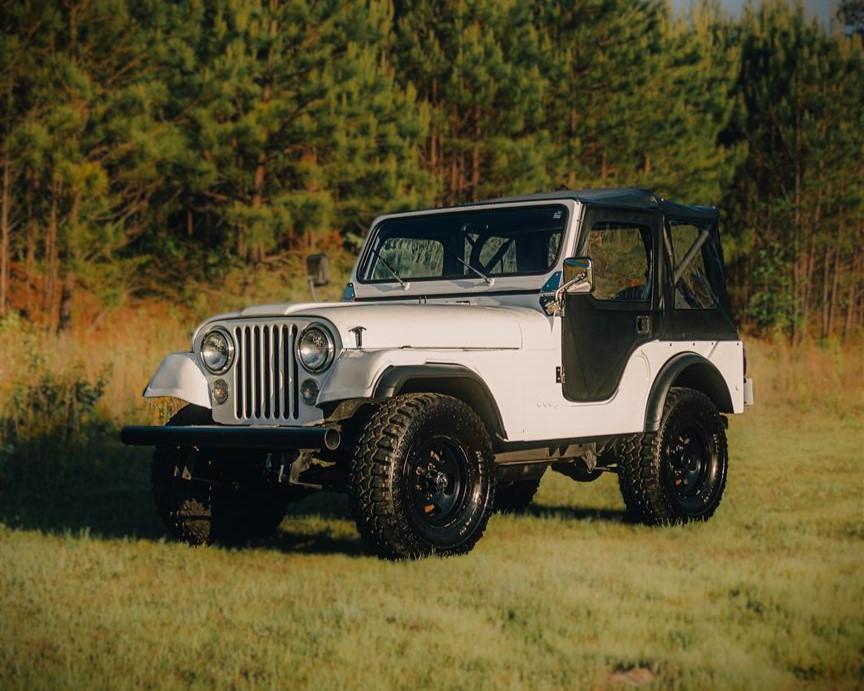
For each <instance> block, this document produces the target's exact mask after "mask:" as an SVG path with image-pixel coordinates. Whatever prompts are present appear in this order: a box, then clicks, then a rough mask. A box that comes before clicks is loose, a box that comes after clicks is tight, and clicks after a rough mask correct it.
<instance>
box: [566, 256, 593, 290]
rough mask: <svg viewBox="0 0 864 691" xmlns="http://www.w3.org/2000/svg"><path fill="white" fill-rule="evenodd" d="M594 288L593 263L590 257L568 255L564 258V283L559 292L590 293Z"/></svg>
mask: <svg viewBox="0 0 864 691" xmlns="http://www.w3.org/2000/svg"><path fill="white" fill-rule="evenodd" d="M592 290H594V264H593V262H592V261H591V258H590V257H568V258H567V259H565V260H564V283H562V284H561V287H560V288H559V289H558V291H559V292H561V293H571V294H574V293H590V292H591V291H592Z"/></svg>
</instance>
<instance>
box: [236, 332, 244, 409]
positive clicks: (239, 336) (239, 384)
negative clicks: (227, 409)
mask: <svg viewBox="0 0 864 691" xmlns="http://www.w3.org/2000/svg"><path fill="white" fill-rule="evenodd" d="M234 343H235V344H236V346H235V347H236V348H237V361H236V364H235V366H234V416H235V417H236V418H238V419H239V418H242V417H243V399H244V396H243V386H244V383H243V382H244V379H243V372H244V369H245V368H244V367H243V353H244V352H245V351H244V349H243V329H241V328H240V327H239V326H238V327H237V328H235V329H234Z"/></svg>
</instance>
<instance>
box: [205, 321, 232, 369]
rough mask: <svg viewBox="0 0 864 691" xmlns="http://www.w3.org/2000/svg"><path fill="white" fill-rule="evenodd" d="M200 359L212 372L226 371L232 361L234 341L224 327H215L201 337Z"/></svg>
mask: <svg viewBox="0 0 864 691" xmlns="http://www.w3.org/2000/svg"><path fill="white" fill-rule="evenodd" d="M201 361H202V362H203V363H204V366H205V367H206V368H207V369H208V370H209V371H210V372H212V373H213V374H222V373H223V372H226V371H228V368H229V367H231V363H232V362H233V361H234V341H233V340H232V339H231V335H230V334H229V333H228V332H227V331H225V329H222V328H219V327H216V328H215V329H212V330H210V331H208V332H207V333H206V334H205V335H204V338H202V339H201Z"/></svg>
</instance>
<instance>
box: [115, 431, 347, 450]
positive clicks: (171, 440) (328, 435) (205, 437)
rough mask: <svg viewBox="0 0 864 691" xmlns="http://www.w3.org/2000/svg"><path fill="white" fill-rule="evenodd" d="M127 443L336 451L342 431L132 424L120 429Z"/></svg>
mask: <svg viewBox="0 0 864 691" xmlns="http://www.w3.org/2000/svg"><path fill="white" fill-rule="evenodd" d="M120 440H121V441H122V442H123V443H124V444H126V445H127V446H194V447H198V448H220V447H230V448H243V449H271V450H276V449H299V450H304V451H307V450H308V451H316V450H317V451H320V450H322V449H327V450H329V451H334V450H336V449H338V448H339V444H340V443H341V435H340V434H339V430H337V429H333V428H332V427H234V426H227V425H190V426H187V427H170V426H167V425H166V426H164V427H163V426H143V425H139V426H129V427H124V428H123V429H122V430H120Z"/></svg>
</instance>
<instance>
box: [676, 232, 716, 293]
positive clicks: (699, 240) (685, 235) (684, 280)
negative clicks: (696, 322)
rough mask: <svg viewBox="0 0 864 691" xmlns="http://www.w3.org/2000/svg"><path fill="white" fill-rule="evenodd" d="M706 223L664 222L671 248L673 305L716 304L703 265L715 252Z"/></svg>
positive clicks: (713, 287)
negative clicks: (667, 223)
mask: <svg viewBox="0 0 864 691" xmlns="http://www.w3.org/2000/svg"><path fill="white" fill-rule="evenodd" d="M708 230H709V228H707V227H700V226H696V225H693V224H691V223H676V222H675V221H671V222H670V223H669V225H668V238H669V247H670V249H671V252H672V257H671V259H672V267H673V269H672V276H673V279H672V280H673V282H674V284H675V285H674V286H673V291H674V306H675V309H678V310H694V309H695V310H698V309H713V308H715V307H717V306H718V305H719V302H720V301H719V299H718V291H717V288H716V286H715V285H713V284H712V280H711V274H709V271H708V269H707V267H708V265H709V264H710V263H711V261H712V255H711V253H712V252H715V251H716V249H715V247H714V244H713V242H712V241H711V240H710V238H708V237H707V235H706V233H707V231H708Z"/></svg>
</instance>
